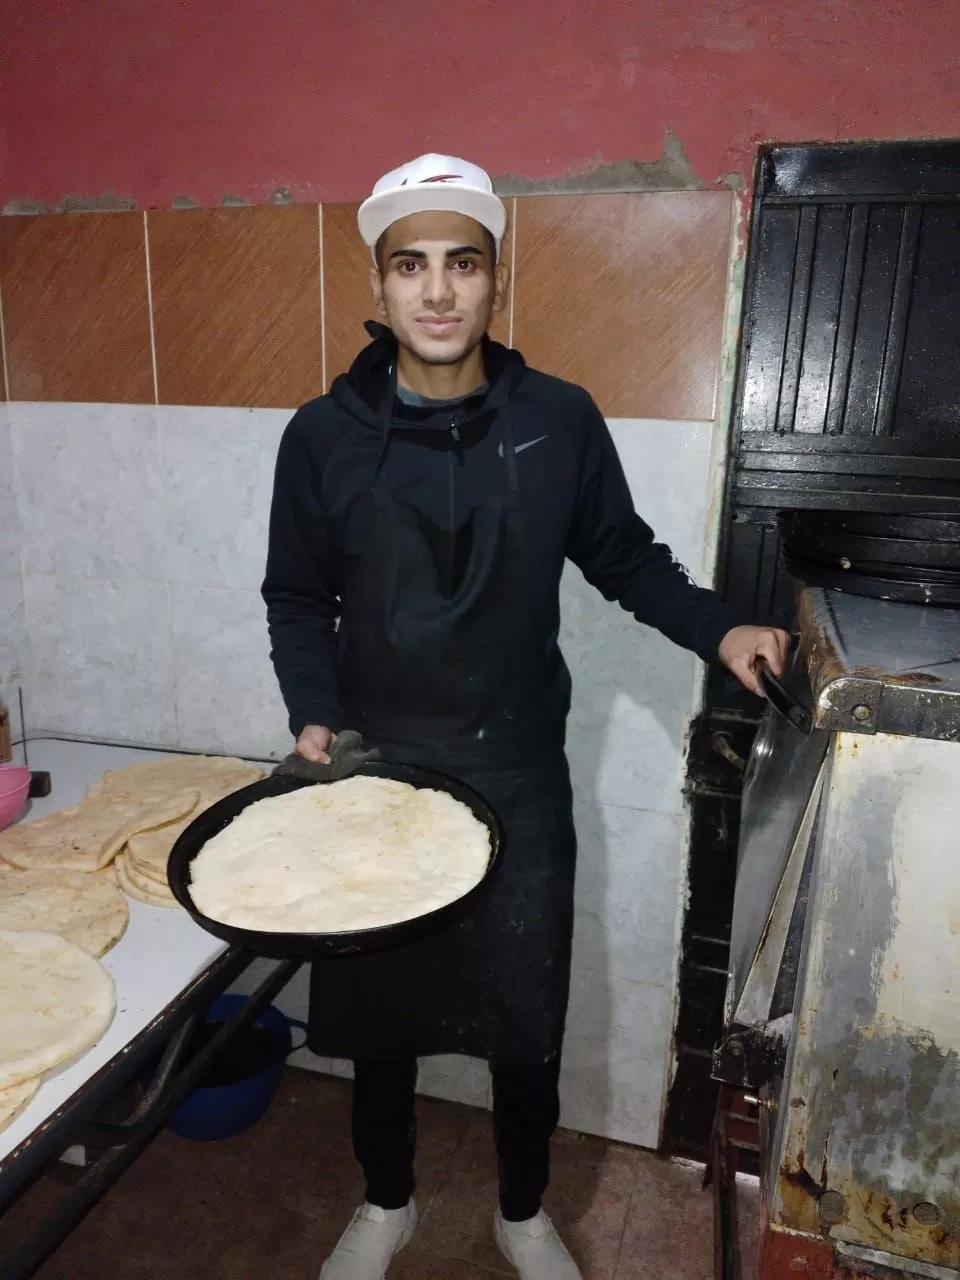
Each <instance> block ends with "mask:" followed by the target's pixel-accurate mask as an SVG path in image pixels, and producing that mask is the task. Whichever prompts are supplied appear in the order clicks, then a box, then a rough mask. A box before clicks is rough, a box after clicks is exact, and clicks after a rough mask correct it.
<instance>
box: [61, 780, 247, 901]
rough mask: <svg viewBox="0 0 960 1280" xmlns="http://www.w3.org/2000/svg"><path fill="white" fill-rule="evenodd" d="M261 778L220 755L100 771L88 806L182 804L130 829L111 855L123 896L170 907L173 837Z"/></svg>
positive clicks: (89, 794)
mask: <svg viewBox="0 0 960 1280" xmlns="http://www.w3.org/2000/svg"><path fill="white" fill-rule="evenodd" d="M262 777H263V770H262V769H258V768H257V767H256V766H255V765H250V764H246V763H245V762H244V761H243V760H234V759H230V758H228V757H225V756H171V757H169V758H167V759H162V760H144V761H142V762H141V763H140V764H133V765H130V766H129V767H128V768H126V769H116V770H114V771H112V772H111V773H105V774H104V775H103V777H102V778H101V779H100V781H99V782H97V783H95V784H94V785H93V786H92V787H91V788H90V789H89V791H88V792H87V796H86V799H87V801H89V802H106V803H108V804H110V805H112V806H117V807H122V806H124V805H126V804H131V803H140V804H142V805H146V806H148V811H149V806H152V805H154V804H156V805H162V804H164V803H165V802H168V801H169V800H170V799H171V798H172V797H174V796H176V797H179V799H180V801H181V803H182V804H183V805H184V806H185V807H184V809H183V812H182V813H179V814H176V815H174V816H173V817H171V818H170V820H169V821H166V822H164V823H155V822H150V823H149V824H148V825H141V826H139V827H138V829H137V830H136V831H129V832H128V833H127V834H126V837H125V839H124V843H123V846H122V847H121V849H120V851H119V852H118V854H117V857H116V862H115V866H116V871H117V880H118V882H119V884H120V888H121V889H122V890H123V891H124V893H126V894H129V895H130V897H131V898H138V899H139V900H140V901H141V902H147V903H150V904H151V905H153V906H167V907H175V906H176V905H177V901H176V899H175V898H174V896H173V894H172V893H171V892H170V888H169V885H168V883H167V860H168V859H169V857H170V850H171V849H172V848H173V846H174V843H175V842H176V840H177V837H178V836H179V835H180V834H181V832H183V831H185V830H186V828H187V827H188V826H189V825H190V823H191V822H192V821H193V820H194V818H195V817H196V816H197V815H198V814H200V813H202V812H203V811H204V810H205V809H209V808H210V806H211V805H212V804H214V803H215V802H216V801H217V800H222V799H223V798H224V796H228V795H230V794H231V792H234V791H238V790H239V789H240V788H241V787H246V786H249V785H250V783H252V782H257V781H259V779H260V778H262Z"/></svg>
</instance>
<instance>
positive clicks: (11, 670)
mask: <svg viewBox="0 0 960 1280" xmlns="http://www.w3.org/2000/svg"><path fill="white" fill-rule="evenodd" d="M27 654H28V650H27V625H26V618H25V616H24V610H23V579H22V578H21V577H20V574H19V573H0V698H2V699H3V700H4V702H6V703H7V706H8V707H9V708H10V710H11V712H13V713H14V725H15V726H16V728H17V731H18V732H19V725H20V720H19V717H18V715H17V714H16V705H17V688H18V686H20V685H22V683H23V680H24V677H25V675H26V668H27Z"/></svg>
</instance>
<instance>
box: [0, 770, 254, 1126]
mask: <svg viewBox="0 0 960 1280" xmlns="http://www.w3.org/2000/svg"><path fill="white" fill-rule="evenodd" d="M262 776H263V773H262V771H261V770H260V769H257V768H255V767H254V766H252V765H248V764H245V763H244V761H242V760H232V759H225V758H222V757H207V756H174V757H170V758H161V759H158V760H149V761H145V762H143V763H141V764H135V765H131V766H130V768H128V769H119V770H116V771H114V772H112V773H107V774H105V775H104V777H103V778H102V779H101V780H100V781H99V782H98V783H96V784H95V785H94V786H92V787H91V788H90V789H89V790H88V792H87V794H86V795H85V796H84V798H83V800H81V802H80V803H79V804H77V805H74V806H73V807H72V808H70V809H64V810H61V811H60V812H59V813H54V814H51V816H50V817H48V818H40V819H38V820H37V821H36V822H24V823H21V824H19V825H18V826H15V827H9V828H7V830H5V831H3V832H0V1129H2V1128H4V1127H5V1126H6V1125H8V1124H9V1123H10V1122H11V1121H12V1120H13V1119H14V1117H15V1116H17V1115H18V1114H19V1113H20V1111H22V1110H23V1108H24V1107H25V1106H26V1105H27V1103H28V1102H29V1101H30V1099H31V1098H32V1097H33V1095H34V1093H35V1092H36V1091H37V1089H38V1088H39V1086H40V1083H41V1081H42V1079H43V1075H44V1073H45V1072H47V1071H50V1070H51V1069H52V1068H54V1067H56V1066H59V1065H60V1064H61V1063H62V1062H65V1061H67V1060H68V1059H70V1058H72V1057H74V1056H75V1055H76V1054H78V1053H81V1052H83V1051H84V1050H85V1049H87V1048H89V1047H90V1046H91V1045H92V1044H94V1043H95V1042H96V1041H97V1040H98V1039H99V1038H100V1036H101V1035H102V1034H103V1032H104V1031H105V1030H106V1029H107V1027H108V1026H109V1025H110V1022H111V1021H112V1019H113V1014H114V1008H115V997H114V989H113V980H112V978H111V977H110V975H109V973H107V971H106V969H104V968H103V966H102V965H101V964H100V963H99V957H100V956H102V955H104V954H105V953H106V952H107V951H109V949H110V948H111V947H112V946H114V945H115V944H116V943H117V942H118V941H119V940H120V938H121V937H122V936H123V933H124V931H125V929H126V927H127V921H128V918H129V907H128V905H127V899H126V898H125V897H124V893H125V894H127V895H128V896H129V897H132V898H138V899H140V900H141V901H144V902H147V903H150V904H151V905H154V906H176V905H177V903H176V899H175V898H174V897H173V894H172V893H171V892H170V890H169V888H168V886H167V859H168V857H169V856H170V850H171V849H172V848H173V844H174V841H175V840H176V839H177V836H179V834H180V832H181V831H183V829H184V828H185V827H186V826H187V825H188V824H189V823H190V822H191V821H192V820H193V818H194V817H195V816H196V815H197V814H198V813H200V812H202V811H203V810H204V809H206V808H208V807H209V806H210V805H211V804H213V803H214V802H215V801H216V800H220V799H221V798H222V797H223V796H226V795H229V794H230V793H231V792H232V791H236V790H237V789H238V788H240V787H243V786H246V785H247V784H249V783H251V782H256V781H257V780H258V779H259V778H261V777H262ZM121 889H122V890H123V892H122V893H121Z"/></svg>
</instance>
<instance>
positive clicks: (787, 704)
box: [757, 662, 813, 733]
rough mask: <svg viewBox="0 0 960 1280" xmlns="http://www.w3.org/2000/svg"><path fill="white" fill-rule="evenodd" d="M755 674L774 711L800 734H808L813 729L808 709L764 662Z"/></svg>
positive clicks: (810, 713)
mask: <svg viewBox="0 0 960 1280" xmlns="http://www.w3.org/2000/svg"><path fill="white" fill-rule="evenodd" d="M757 674H758V677H759V680H760V688H761V689H762V690H763V695H764V697H765V698H766V700H767V701H768V702H769V703H770V705H771V707H773V709H774V711H776V712H777V714H778V715H781V716H783V718H784V720H786V721H788V723H790V724H792V725H793V727H794V728H795V729H799V730H800V732H801V733H809V732H810V731H811V729H812V728H813V714H812V712H811V711H810V710H809V708H807V707H805V706H804V705H803V703H802V702H801V701H800V700H799V699H798V698H795V697H794V695H793V694H792V693H791V692H790V691H789V689H787V688H786V686H785V685H784V684H783V682H782V681H781V680H779V679H778V678H777V677H776V676H775V675H774V674H773V672H772V671H771V670H770V667H769V666H768V665H767V663H766V662H761V663H760V665H759V669H758V672H757Z"/></svg>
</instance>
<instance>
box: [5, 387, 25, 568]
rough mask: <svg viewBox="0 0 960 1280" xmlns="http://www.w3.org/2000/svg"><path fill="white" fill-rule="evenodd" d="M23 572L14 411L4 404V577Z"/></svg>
mask: <svg viewBox="0 0 960 1280" xmlns="http://www.w3.org/2000/svg"><path fill="white" fill-rule="evenodd" d="M12 575H15V576H16V577H19V576H20V522H19V520H18V519H17V492H16V485H15V483H14V471H13V446H12V442H11V434H10V415H9V413H8V412H7V406H6V405H0V578H7V577H10V576H12Z"/></svg>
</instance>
